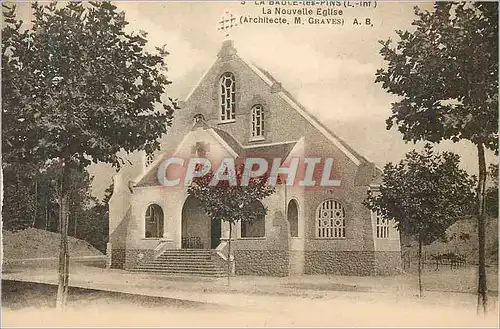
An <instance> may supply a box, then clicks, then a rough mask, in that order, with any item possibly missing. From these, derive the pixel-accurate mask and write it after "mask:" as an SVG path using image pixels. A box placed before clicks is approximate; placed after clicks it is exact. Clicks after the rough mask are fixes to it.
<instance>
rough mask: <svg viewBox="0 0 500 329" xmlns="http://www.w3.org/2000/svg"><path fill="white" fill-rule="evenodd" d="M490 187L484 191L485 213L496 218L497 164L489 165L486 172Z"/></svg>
mask: <svg viewBox="0 0 500 329" xmlns="http://www.w3.org/2000/svg"><path fill="white" fill-rule="evenodd" d="M488 176H489V177H490V180H491V186H490V187H489V188H488V189H487V190H486V200H485V203H486V213H487V214H488V215H489V216H492V217H498V164H491V165H490V167H489V170H488Z"/></svg>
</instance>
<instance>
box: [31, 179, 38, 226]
mask: <svg viewBox="0 0 500 329" xmlns="http://www.w3.org/2000/svg"><path fill="white" fill-rule="evenodd" d="M34 208H35V209H34V211H33V223H32V224H31V227H33V228H34V227H35V224H36V215H37V210H38V180H36V178H35V207H34Z"/></svg>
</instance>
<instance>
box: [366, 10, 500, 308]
mask: <svg viewBox="0 0 500 329" xmlns="http://www.w3.org/2000/svg"><path fill="white" fill-rule="evenodd" d="M415 15H416V16H417V18H416V19H415V20H414V21H413V23H412V25H413V26H414V27H415V29H414V31H412V32H409V31H396V33H397V35H398V37H399V41H398V42H397V45H396V46H395V47H394V46H393V45H392V41H391V40H390V39H389V40H387V41H381V44H382V49H381V50H380V53H381V55H382V57H383V58H384V59H385V60H386V61H387V62H388V67H387V68H386V69H380V70H378V71H377V73H376V80H375V81H376V82H379V83H382V86H383V88H384V89H386V90H387V91H388V92H390V93H392V94H394V95H397V96H398V101H396V102H394V103H393V104H392V115H391V116H390V117H389V118H388V119H387V121H386V123H387V128H388V129H390V128H391V127H392V126H394V125H396V126H397V127H398V130H399V131H400V132H401V133H402V134H403V138H404V139H405V140H407V141H414V142H416V141H418V140H426V141H431V142H440V141H441V140H452V141H454V142H458V141H460V140H462V139H466V140H469V141H471V142H472V143H474V144H475V145H476V147H477V154H478V167H479V175H478V182H477V193H476V198H477V207H476V209H477V218H478V244H479V275H478V295H479V298H478V311H479V310H480V305H482V309H483V312H486V310H487V284H486V263H485V253H486V218H485V217H486V211H485V199H486V193H485V189H486V161H485V154H484V153H485V148H486V149H489V150H492V151H494V152H495V153H496V154H498V2H459V3H457V2H437V3H436V4H435V5H434V10H433V11H422V10H420V9H419V8H418V7H415Z"/></svg>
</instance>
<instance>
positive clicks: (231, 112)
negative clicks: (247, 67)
mask: <svg viewBox="0 0 500 329" xmlns="http://www.w3.org/2000/svg"><path fill="white" fill-rule="evenodd" d="M220 88H221V92H220V96H221V103H220V111H221V112H220V120H221V121H222V122H224V121H231V120H234V119H235V109H236V81H235V79H234V74H232V73H231V72H226V73H224V74H223V75H222V77H221V78H220Z"/></svg>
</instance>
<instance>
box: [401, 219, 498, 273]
mask: <svg viewBox="0 0 500 329" xmlns="http://www.w3.org/2000/svg"><path fill="white" fill-rule="evenodd" d="M417 245H418V244H417V242H412V243H411V247H410V248H409V249H410V250H411V251H412V252H415V253H416V252H417V250H418V248H417ZM423 251H424V252H426V253H427V254H444V253H448V252H453V253H457V254H462V255H465V256H466V257H467V262H468V263H472V264H477V262H478V259H479V252H478V237H477V220H476V219H475V218H467V219H462V220H459V221H457V222H455V223H454V224H453V225H451V226H450V227H449V228H448V229H447V230H446V239H443V240H436V241H434V242H432V243H431V244H430V245H428V246H424V248H423ZM486 264H489V265H494V264H498V218H487V227H486Z"/></svg>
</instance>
